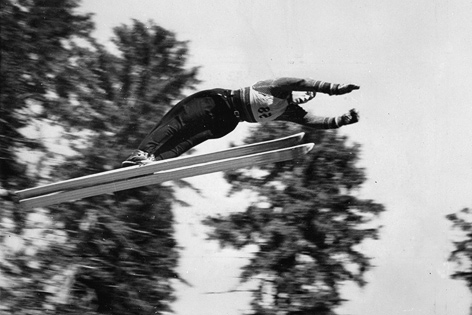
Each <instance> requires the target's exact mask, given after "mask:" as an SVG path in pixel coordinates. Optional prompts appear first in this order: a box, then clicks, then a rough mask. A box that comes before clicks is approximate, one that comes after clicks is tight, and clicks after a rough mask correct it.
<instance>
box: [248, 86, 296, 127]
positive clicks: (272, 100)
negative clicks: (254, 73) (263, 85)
mask: <svg viewBox="0 0 472 315" xmlns="http://www.w3.org/2000/svg"><path fill="white" fill-rule="evenodd" d="M249 100H250V102H251V111H252V114H253V116H254V119H255V120H256V121H257V122H265V121H271V120H274V119H276V118H277V117H279V116H280V115H282V114H283V113H284V112H285V109H286V108H287V106H288V101H287V100H286V99H282V98H277V97H274V96H272V95H270V94H266V93H262V92H259V91H256V90H254V89H253V88H251V89H250V91H249Z"/></svg>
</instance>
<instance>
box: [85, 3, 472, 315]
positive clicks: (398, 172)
mask: <svg viewBox="0 0 472 315" xmlns="http://www.w3.org/2000/svg"><path fill="white" fill-rule="evenodd" d="M82 10H84V11H87V12H93V13H95V14H96V15H95V17H94V21H95V23H96V26H97V30H96V32H95V36H96V37H97V38H99V39H100V40H101V42H102V43H105V44H107V43H109V41H108V40H109V38H110V37H111V34H112V33H111V29H112V27H115V26H117V25H120V24H129V23H130V19H131V18H135V19H138V20H142V21H147V20H150V19H152V20H154V21H155V22H156V23H157V24H159V25H161V26H162V27H164V28H167V29H169V30H171V31H174V32H175V33H176V34H177V37H178V39H180V40H190V53H191V55H192V58H191V60H190V64H191V65H199V66H200V65H201V66H202V69H201V72H200V75H199V78H200V79H201V80H203V81H204V82H203V84H202V85H201V86H200V87H199V88H200V89H204V88H213V87H225V88H238V87H240V86H246V85H249V84H251V83H253V82H255V81H257V80H261V79H267V78H271V77H275V76H299V77H312V78H314V79H319V80H325V81H328V82H334V83H355V84H358V85H360V86H361V89H360V90H359V91H354V92H353V93H351V94H347V95H344V96H338V97H317V99H315V100H314V101H312V102H311V103H310V105H311V106H310V110H314V111H316V112H317V113H320V114H327V115H332V114H333V115H337V114H341V113H344V112H345V111H347V110H348V109H350V108H352V107H356V108H358V109H359V110H360V111H361V115H362V121H361V122H360V123H359V124H357V125H353V126H349V127H346V128H344V129H343V132H345V133H346V134H348V135H349V137H350V138H351V139H353V140H354V141H356V142H359V143H361V144H362V147H363V156H362V162H361V164H362V166H364V167H365V168H366V170H367V174H368V178H369V180H368V182H367V183H366V185H365V187H364V189H363V191H362V196H363V197H364V198H372V199H374V200H375V201H377V202H380V203H382V204H384V205H385V206H386V207H387V211H386V213H385V214H384V215H382V217H381V218H380V220H379V222H380V224H382V225H383V226H384V228H383V230H382V233H381V239H380V240H379V241H375V242H367V243H366V244H365V245H363V249H364V251H365V253H366V254H368V255H369V256H371V257H374V261H373V262H374V264H375V265H376V266H377V267H376V268H375V269H374V270H373V271H372V272H370V273H369V274H368V277H367V278H368V281H369V284H368V285H367V286H366V288H364V289H362V290H359V289H357V288H355V287H353V286H351V285H347V286H346V287H345V289H344V290H343V293H344V297H345V298H346V299H348V300H350V302H348V303H346V304H345V305H343V306H342V307H341V308H340V309H339V313H340V314H362V315H374V314H375V315H377V314H384V315H390V314H391V315H394V314H395V315H396V314H415V315H430V314H441V315H462V314H464V315H465V314H468V312H469V306H470V305H471V303H472V300H471V298H470V296H471V294H470V292H469V291H468V290H467V289H466V287H465V285H464V283H462V282H460V281H457V280H450V279H449V274H450V272H451V271H452V268H453V267H454V266H453V265H451V264H450V263H448V262H447V257H448V254H449V252H450V250H451V249H452V247H451V244H450V238H451V235H453V233H452V232H451V231H450V225H449V223H448V222H447V220H446V219H445V218H444V216H445V215H446V214H449V213H452V212H456V211H458V210H460V209H462V208H463V207H467V206H472V197H471V196H470V191H472V181H471V178H472V164H471V162H470V161H472V148H471V146H472V141H471V140H470V139H471V138H472V128H471V127H470V126H469V122H470V121H471V118H472V104H471V102H470V100H471V99H472V89H471V88H470V84H471V82H472V71H471V69H472V58H471V56H472V37H471V36H470V30H471V27H472V19H471V18H470V17H471V16H472V2H471V1H469V0H467V1H462V0H457V1H439V0H438V1H430V0H420V1H405V0H403V1H387V0H359V1H338V0H335V1H329V2H328V1H317V0H305V1H302V0H297V1H288V0H285V1H283V0H279V1H275V0H264V1H262V0H259V1H249V0H247V1H236V0H234V1H217V0H214V1H207V0H205V1H203V0H198V1H197V0H189V1H182V0H180V1H179V0H174V1H170V0H169V1H162V0H161V1H157V0H155V1H152V0H139V1H137V0H135V1H132V0H113V1H112V0H100V1H96V0H86V1H83V6H82ZM245 130H246V125H244V124H243V125H242V126H241V127H238V130H237V131H236V132H235V133H233V134H232V135H230V136H228V138H225V140H218V141H216V140H213V141H209V142H207V143H205V144H203V145H202V146H201V147H200V151H211V150H216V149H221V148H223V147H224V146H225V145H227V140H231V141H241V140H242V138H243V136H244V133H245ZM192 182H194V183H196V184H198V185H199V186H201V187H202V189H203V190H204V192H205V196H206V198H201V197H199V196H196V195H194V194H193V193H191V192H188V191H186V192H181V195H182V198H185V199H187V200H189V201H190V202H193V203H194V204H195V205H197V206H196V207H193V208H189V209H176V217H177V220H178V225H177V237H178V239H179V241H180V244H181V245H182V246H183V248H184V249H183V251H182V255H183V259H182V262H181V266H180V268H179V271H180V272H181V273H182V275H183V276H184V277H185V278H186V279H187V280H188V281H189V282H191V284H192V285H193V287H186V286H180V285H179V286H178V289H179V290H178V295H179V301H177V302H176V303H175V305H174V310H175V311H176V313H177V314H179V315H180V314H193V315H198V314H202V315H212V314H215V315H216V314H228V315H233V314H234V315H236V314H241V313H242V311H244V310H248V309H249V305H248V294H244V293H233V294H205V292H209V291H227V290H232V289H244V287H241V286H238V279H237V276H238V268H239V267H241V266H242V265H243V264H244V263H245V258H244V257H247V253H241V252H236V251H233V250H219V249H218V247H217V246H216V244H215V243H211V242H205V241H204V239H205V233H204V231H205V228H204V227H202V226H201V224H200V222H199V221H200V219H203V218H204V217H205V216H206V215H208V214H210V213H221V212H223V213H228V212H229V211H235V210H238V209H243V207H244V204H245V202H247V199H243V198H231V199H229V198H226V197H225V196H224V189H225V188H227V185H226V184H225V183H224V181H223V180H222V179H221V176H220V175H219V174H213V175H205V176H200V177H198V178H194V179H192Z"/></svg>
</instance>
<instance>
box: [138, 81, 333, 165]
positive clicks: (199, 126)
mask: <svg viewBox="0 0 472 315" xmlns="http://www.w3.org/2000/svg"><path fill="white" fill-rule="evenodd" d="M338 87H339V85H338V84H331V83H327V82H323V81H315V80H312V79H297V78H280V79H275V80H264V81H259V82H257V83H256V84H254V85H252V86H250V87H246V88H242V89H239V90H234V91H232V90H227V89H212V90H205V91H201V92H198V93H195V94H193V95H191V96H189V97H187V98H185V99H183V100H182V101H180V102H179V103H177V104H176V105H175V106H174V107H173V108H172V109H171V110H170V111H169V112H168V113H167V114H166V115H164V117H163V118H162V120H161V121H160V122H159V123H158V124H157V125H156V126H155V127H154V129H153V130H151V132H150V133H149V134H148V135H147V136H146V137H145V138H144V140H143V141H142V142H141V144H140V145H139V148H138V149H139V150H142V151H145V152H147V153H149V154H153V155H154V156H155V158H156V159H157V160H163V159H169V158H173V157H177V156H179V155H181V154H182V153H184V152H186V151H188V150H189V149H191V148H192V147H194V146H196V145H198V144H200V143H202V142H204V141H206V140H208V139H215V138H221V137H223V136H225V135H227V134H228V133H230V132H231V131H233V130H234V129H235V128H236V126H237V125H238V123H239V122H240V121H246V122H266V121H272V120H284V121H291V122H295V123H299V124H302V125H305V126H309V127H313V128H317V129H331V128H338V127H339V124H338V123H337V120H336V118H335V117H318V116H313V115H310V114H308V113H307V112H306V111H305V110H304V109H303V108H302V107H300V106H299V104H301V103H305V102H306V101H308V100H310V99H312V98H313V97H315V94H316V92H321V93H327V94H329V95H333V94H337V91H338ZM294 91H295V92H296V91H300V92H306V93H305V97H302V98H298V99H296V98H294V96H293V93H292V92H294Z"/></svg>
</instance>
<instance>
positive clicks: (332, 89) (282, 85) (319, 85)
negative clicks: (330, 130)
mask: <svg viewBox="0 0 472 315" xmlns="http://www.w3.org/2000/svg"><path fill="white" fill-rule="evenodd" d="M254 88H255V89H256V90H261V91H263V90H264V89H270V92H271V94H272V95H274V96H277V94H285V93H287V92H292V91H307V92H315V93H316V92H320V93H325V94H329V95H342V94H346V93H350V92H352V91H353V90H358V89H359V86H357V85H355V84H334V83H328V82H324V81H318V80H313V79H300V78H289V77H284V78H278V79H275V80H266V81H260V82H258V83H256V84H255V85H254Z"/></svg>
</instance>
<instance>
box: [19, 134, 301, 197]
mask: <svg viewBox="0 0 472 315" xmlns="http://www.w3.org/2000/svg"><path fill="white" fill-rule="evenodd" d="M303 136H304V133H303V132H302V133H297V134H294V135H291V136H288V137H284V138H278V139H275V140H269V141H264V142H258V143H253V144H248V145H242V146H237V147H233V148H229V149H225V150H222V151H217V152H213V153H207V154H200V155H189V156H184V157H177V158H174V159H169V160H163V161H157V162H153V163H149V164H147V165H144V166H131V167H126V168H121V169H116V170H112V171H106V172H101V173H98V174H92V175H88V176H82V177H77V178H73V179H69V180H64V181H60V182H57V183H52V184H47V185H43V186H39V187H34V188H28V189H24V190H19V191H17V192H15V194H16V197H17V199H26V198H31V197H35V196H40V195H45V194H49V193H52V192H58V191H63V190H71V189H78V188H82V187H89V186H96V185H99V184H104V183H108V182H114V181H118V180H123V179H127V178H132V177H138V176H143V175H148V174H152V173H155V172H159V171H164V170H168V169H175V168H181V167H185V166H188V165H192V164H200V163H206V162H210V161H213V160H220V159H225V158H231V157H239V156H243V155H247V154H254V153H259V152H264V151H270V150H274V149H279V148H284V147H289V146H293V145H296V144H298V143H300V141H301V140H302V138H303Z"/></svg>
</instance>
